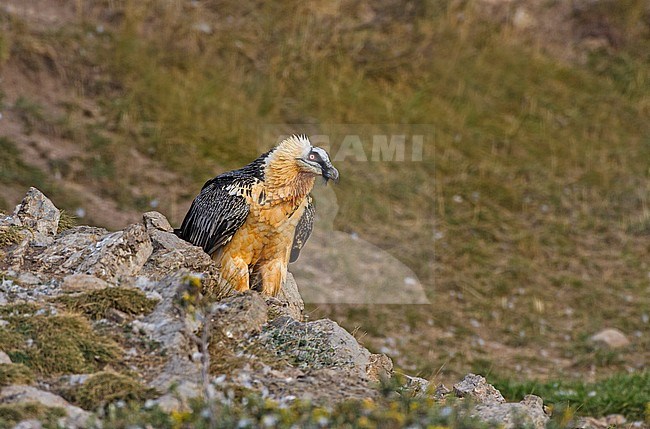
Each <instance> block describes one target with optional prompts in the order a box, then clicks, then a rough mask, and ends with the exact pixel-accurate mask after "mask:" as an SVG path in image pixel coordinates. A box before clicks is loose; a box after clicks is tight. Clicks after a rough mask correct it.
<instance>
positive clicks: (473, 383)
mask: <svg viewBox="0 0 650 429" xmlns="http://www.w3.org/2000/svg"><path fill="white" fill-rule="evenodd" d="M454 394H455V395H456V396H457V397H459V398H471V399H472V400H474V401H475V402H478V403H479V404H501V403H504V402H506V400H505V399H504V398H503V395H501V392H499V391H498V390H497V389H495V388H494V386H492V385H491V384H488V382H487V381H486V380H485V377H483V376H480V375H476V374H467V375H466V376H465V378H463V379H462V380H461V382H460V383H457V384H454Z"/></svg>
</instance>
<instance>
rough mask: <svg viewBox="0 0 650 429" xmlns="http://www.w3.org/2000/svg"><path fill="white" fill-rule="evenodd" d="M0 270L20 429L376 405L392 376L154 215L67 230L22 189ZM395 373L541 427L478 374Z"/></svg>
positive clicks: (6, 231)
mask: <svg viewBox="0 0 650 429" xmlns="http://www.w3.org/2000/svg"><path fill="white" fill-rule="evenodd" d="M0 276H1V277H0V278H1V279H2V283H1V286H0V425H2V422H3V420H2V418H3V417H5V418H6V413H7V412H8V411H7V410H11V409H13V408H11V407H14V408H15V407H19V408H20V407H23V408H22V409H24V407H25V406H27V405H28V404H29V406H32V407H37V408H36V409H37V410H40V412H38V413H36V420H34V416H33V415H32V416H30V420H28V421H25V422H22V423H21V424H19V425H18V426H16V427H21V428H27V427H40V425H41V423H39V422H38V421H37V420H38V418H39V417H43V418H45V416H49V417H48V418H50V419H51V418H52V411H51V410H58V411H57V413H58V414H56V413H55V414H54V416H55V417H56V419H55V420H56V421H58V424H60V425H63V426H64V427H99V425H100V424H101V423H100V422H101V418H102V414H101V413H99V414H97V411H98V410H101V409H103V408H104V407H105V406H106V405H107V404H109V403H110V402H113V401H126V400H135V401H140V403H143V404H145V406H146V407H148V408H152V407H159V408H160V409H161V410H162V411H164V412H166V413H174V412H181V411H182V410H187V409H189V404H190V402H191V401H192V398H203V399H205V400H208V401H217V402H220V401H221V402H224V401H226V402H227V401H232V400H236V399H237V398H241V397H243V396H244V395H246V394H248V393H255V394H258V395H261V396H262V397H263V398H266V399H270V400H272V401H274V402H276V403H278V404H280V405H281V406H282V405H283V404H284V405H288V404H291V403H292V402H294V401H295V400H296V399H300V400H307V401H310V402H312V403H315V404H319V405H321V406H325V407H327V406H332V405H333V404H336V403H340V402H342V401H345V400H350V399H361V400H370V401H372V400H374V399H376V398H378V397H379V395H380V390H379V389H378V388H377V386H378V385H380V384H381V382H382V381H383V382H384V383H385V382H386V380H389V379H390V378H391V377H393V375H394V374H393V368H392V362H391V360H390V359H389V358H388V357H387V356H385V355H382V354H372V353H370V352H369V351H368V350H367V349H366V348H365V347H363V346H362V345H361V344H359V343H358V342H357V340H356V339H355V337H354V336H353V335H351V334H350V333H349V332H347V331H346V330H344V329H343V328H341V327H340V326H339V325H338V324H337V323H336V322H334V321H332V320H329V319H322V320H313V321H305V320H304V316H303V309H304V305H303V302H302V299H301V296H300V293H299V291H298V287H297V285H296V283H295V281H294V280H293V277H292V276H289V280H288V281H287V284H286V285H285V287H284V289H283V291H282V294H281V295H280V296H279V297H278V298H268V297H263V296H262V295H260V294H259V293H257V292H255V291H251V292H246V293H233V292H232V291H230V290H229V289H228V288H227V286H224V285H223V284H222V283H223V282H222V281H220V279H219V277H218V272H217V270H216V268H215V266H214V265H213V264H212V261H211V260H210V258H209V257H208V256H207V255H206V254H205V253H204V252H203V251H202V250H201V249H200V248H198V247H195V246H192V245H190V244H188V243H186V242H185V241H183V240H181V239H179V238H178V237H176V236H175V235H174V234H173V233H172V228H171V227H170V225H169V223H168V222H167V220H166V219H165V218H164V217H163V216H162V215H161V214H159V213H157V212H148V213H145V214H144V215H143V220H142V222H140V223H136V224H133V225H130V226H128V227H127V228H125V229H123V230H121V231H115V232H109V231H107V230H105V229H101V228H93V227H88V226H74V227H73V226H71V225H70V222H69V219H68V218H67V217H66V216H65V215H63V216H62V214H61V212H60V211H59V210H58V209H57V208H56V207H55V206H54V205H53V204H52V202H51V201H50V200H49V199H48V198H47V197H46V196H45V195H43V194H42V193H41V192H40V191H38V190H37V189H35V188H31V189H30V190H29V192H28V193H27V195H26V196H25V198H24V199H23V201H22V203H21V204H20V205H19V206H18V207H17V208H16V210H15V212H14V213H13V214H12V215H2V216H1V217H0ZM401 380H404V381H405V382H406V384H404V385H402V386H401V387H400V391H401V392H402V394H409V395H413V396H429V397H431V398H434V399H435V400H436V401H441V402H444V401H447V400H448V399H449V398H450V397H457V398H465V399H461V400H458V401H457V402H455V404H456V405H454V406H459V405H458V404H460V403H462V402H463V401H466V400H467V399H469V401H470V402H471V403H472V404H474V405H473V406H472V407H471V408H470V409H469V411H468V412H469V413H470V414H472V415H474V416H476V417H478V418H479V419H481V420H484V421H487V422H498V423H499V424H501V425H503V426H502V427H508V428H510V427H521V425H522V424H524V423H525V424H527V425H529V427H535V428H543V427H545V425H546V424H547V423H548V421H549V416H548V415H547V413H546V411H545V408H544V406H543V401H542V399H541V398H539V397H536V396H533V395H529V396H527V397H526V398H525V399H524V400H523V401H522V402H521V403H506V401H505V400H504V398H503V396H502V395H501V394H500V393H499V391H498V390H496V389H495V388H494V387H492V386H491V385H489V384H487V383H486V381H485V379H484V378H483V377H481V376H479V375H474V374H469V375H467V376H466V377H465V378H464V379H463V380H462V381H461V382H459V383H458V384H456V385H454V386H453V389H452V390H451V391H450V390H449V389H447V388H446V387H444V386H442V385H439V386H437V387H434V386H433V385H430V383H429V382H428V381H427V380H424V379H420V378H416V377H408V376H405V378H402V379H401ZM405 392H408V393H405ZM38 407H40V408H38ZM3 413H4V415H3ZM48 413H49V414H48ZM612 418H615V417H611V418H610V419H612ZM57 419H58V420H57ZM602 424H606V425H608V424H609V423H608V422H607V421H605V420H602V421H599V420H595V419H591V421H589V420H584V421H582V423H580V424H577V425H574V427H585V428H586V427H594V428H595V427H601V426H599V425H602ZM589 425H591V426H589ZM602 427H607V426H602Z"/></svg>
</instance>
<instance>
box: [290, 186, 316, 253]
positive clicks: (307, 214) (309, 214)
mask: <svg viewBox="0 0 650 429" xmlns="http://www.w3.org/2000/svg"><path fill="white" fill-rule="evenodd" d="M315 212H316V210H315V208H314V204H313V203H312V198H311V195H307V207H305V211H304V212H303V213H302V217H301V218H300V220H299V221H298V225H296V232H295V234H294V236H293V245H292V246H291V256H290V257H289V262H295V261H296V260H297V259H298V256H300V250H301V249H302V247H303V246H304V245H305V243H306V242H307V240H308V239H309V236H310V235H311V231H312V230H313V229H314V213H315Z"/></svg>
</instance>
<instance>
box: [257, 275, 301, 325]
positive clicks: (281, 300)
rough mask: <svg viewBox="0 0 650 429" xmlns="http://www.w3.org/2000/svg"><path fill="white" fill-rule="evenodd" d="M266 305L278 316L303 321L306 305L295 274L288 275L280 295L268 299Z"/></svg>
mask: <svg viewBox="0 0 650 429" xmlns="http://www.w3.org/2000/svg"><path fill="white" fill-rule="evenodd" d="M266 303H267V304H268V305H269V307H271V309H272V310H274V311H275V312H277V313H278V314H281V315H285V316H289V317H292V318H294V319H296V320H298V321H302V320H303V312H304V311H305V303H304V302H303V300H302V297H301V296H300V292H299V291H298V285H297V284H296V280H295V279H294V278H293V274H291V273H287V281H286V282H285V283H284V286H283V287H282V289H280V293H279V294H278V296H276V297H275V298H271V297H267V298H266Z"/></svg>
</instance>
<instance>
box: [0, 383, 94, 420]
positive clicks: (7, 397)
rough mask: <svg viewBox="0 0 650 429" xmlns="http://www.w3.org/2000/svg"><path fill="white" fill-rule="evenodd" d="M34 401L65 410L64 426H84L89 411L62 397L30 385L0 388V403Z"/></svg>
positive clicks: (88, 416)
mask: <svg viewBox="0 0 650 429" xmlns="http://www.w3.org/2000/svg"><path fill="white" fill-rule="evenodd" d="M27 402H36V403H39V404H42V405H44V406H46V407H52V408H54V407H58V408H62V409H63V410H65V412H66V415H67V417H65V418H64V421H63V425H62V426H64V427H66V428H70V429H75V428H83V427H86V423H87V422H88V419H89V418H90V413H89V412H87V411H84V410H82V409H81V408H79V407H76V406H74V405H72V404H70V403H69V402H68V401H66V400H65V399H63V398H62V397H60V396H58V395H55V394H53V393H50V392H46V391H44V390H40V389H37V388H35V387H32V386H18V385H11V386H6V387H4V388H2V390H0V403H2V404H15V403H27Z"/></svg>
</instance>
